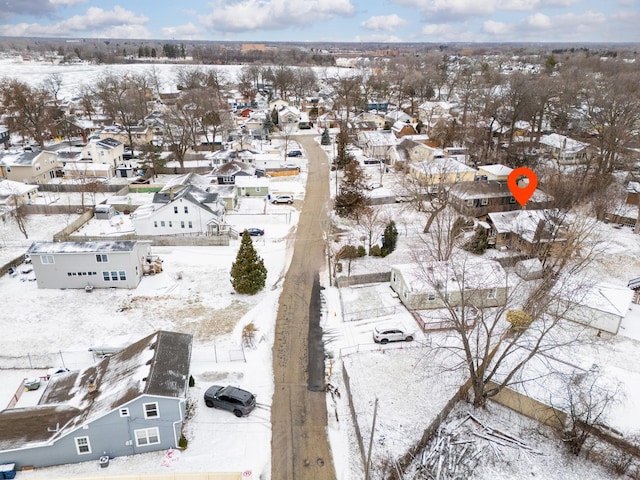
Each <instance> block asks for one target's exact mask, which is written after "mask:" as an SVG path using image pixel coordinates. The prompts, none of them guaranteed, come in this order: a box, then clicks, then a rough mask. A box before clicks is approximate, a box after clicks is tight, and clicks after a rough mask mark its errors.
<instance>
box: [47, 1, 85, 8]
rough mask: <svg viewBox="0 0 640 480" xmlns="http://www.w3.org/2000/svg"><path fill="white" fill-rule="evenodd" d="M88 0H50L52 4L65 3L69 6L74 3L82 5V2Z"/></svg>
mask: <svg viewBox="0 0 640 480" xmlns="http://www.w3.org/2000/svg"><path fill="white" fill-rule="evenodd" d="M86 1H87V0H49V3H51V5H65V6H67V7H70V6H73V5H80V4H81V3H85V2H86Z"/></svg>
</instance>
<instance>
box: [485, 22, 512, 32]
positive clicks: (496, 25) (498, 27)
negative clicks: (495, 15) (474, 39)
mask: <svg viewBox="0 0 640 480" xmlns="http://www.w3.org/2000/svg"><path fill="white" fill-rule="evenodd" d="M482 31H483V32H485V33H488V34H489V35H496V36H504V35H509V34H510V33H513V32H514V25H511V24H509V23H504V22H495V21H493V20H487V21H486V22H484V23H483V24H482Z"/></svg>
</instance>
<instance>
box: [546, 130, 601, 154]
mask: <svg viewBox="0 0 640 480" xmlns="http://www.w3.org/2000/svg"><path fill="white" fill-rule="evenodd" d="M540 143H541V144H542V145H547V146H549V147H553V148H557V149H563V150H564V152H565V153H576V152H579V151H580V150H583V149H585V148H586V147H588V146H589V144H587V143H583V142H579V141H578V140H574V139H572V138H569V137H566V136H564V135H559V134H557V133H550V134H549V135H543V136H542V137H541V138H540Z"/></svg>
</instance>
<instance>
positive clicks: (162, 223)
mask: <svg viewBox="0 0 640 480" xmlns="http://www.w3.org/2000/svg"><path fill="white" fill-rule="evenodd" d="M169 223H171V222H169ZM160 226H161V227H164V220H162V221H161V222H160Z"/></svg>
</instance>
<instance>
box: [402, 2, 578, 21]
mask: <svg viewBox="0 0 640 480" xmlns="http://www.w3.org/2000/svg"><path fill="white" fill-rule="evenodd" d="M390 1H391V3H395V4H396V5H402V6H405V7H409V8H413V9H416V10H418V11H420V12H421V14H422V17H423V19H427V20H428V21H429V22H430V23H444V22H460V21H464V20H467V19H469V18H475V17H479V18H484V17H490V16H493V15H495V14H496V13H499V12H527V11H529V12H530V11H540V10H541V9H550V8H553V9H555V8H565V7H569V6H571V5H574V4H576V3H577V2H578V0H483V1H481V2H480V1H478V0H390Z"/></svg>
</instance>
